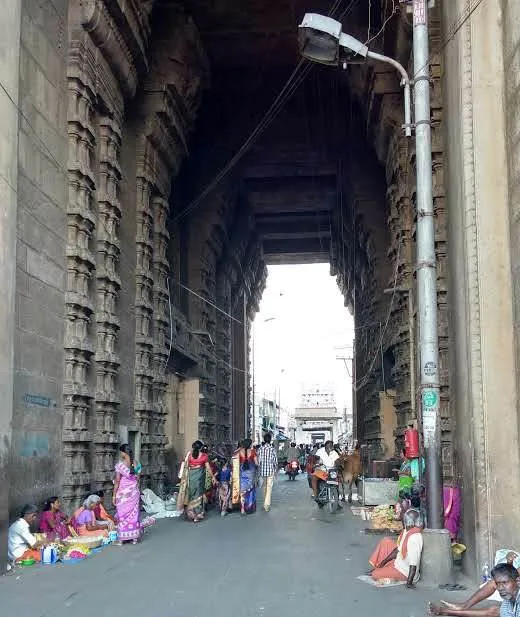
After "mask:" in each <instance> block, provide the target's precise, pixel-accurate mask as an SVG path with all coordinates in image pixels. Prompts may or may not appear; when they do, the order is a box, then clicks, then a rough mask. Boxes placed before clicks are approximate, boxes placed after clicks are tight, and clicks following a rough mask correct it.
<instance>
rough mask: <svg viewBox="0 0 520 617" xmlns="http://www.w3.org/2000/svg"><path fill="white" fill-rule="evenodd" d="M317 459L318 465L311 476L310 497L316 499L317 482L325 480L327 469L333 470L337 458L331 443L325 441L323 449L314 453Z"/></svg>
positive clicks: (337, 455)
mask: <svg viewBox="0 0 520 617" xmlns="http://www.w3.org/2000/svg"><path fill="white" fill-rule="evenodd" d="M316 456H317V457H318V458H319V461H318V465H317V467H316V469H315V470H314V473H313V474H312V480H311V482H312V496H313V497H314V498H316V496H317V495H318V482H319V481H320V480H327V472H328V471H329V469H334V466H335V463H336V461H337V460H338V458H339V454H338V453H337V452H336V450H334V444H333V443H332V441H326V442H325V445H324V446H323V448H320V449H319V450H318V451H317V452H316Z"/></svg>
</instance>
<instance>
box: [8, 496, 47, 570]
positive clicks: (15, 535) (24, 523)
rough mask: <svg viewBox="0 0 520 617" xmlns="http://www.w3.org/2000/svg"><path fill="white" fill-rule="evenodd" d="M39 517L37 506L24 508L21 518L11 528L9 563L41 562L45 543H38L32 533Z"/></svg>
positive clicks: (9, 534)
mask: <svg viewBox="0 0 520 617" xmlns="http://www.w3.org/2000/svg"><path fill="white" fill-rule="evenodd" d="M37 517H38V508H37V507H36V506H32V505H27V506H24V507H23V509H22V512H21V515H20V518H19V519H18V520H17V521H15V522H14V523H13V524H12V525H11V526H10V527H9V533H8V535H7V552H8V557H9V561H12V562H17V561H22V560H24V559H34V560H35V561H40V551H39V550H38V549H39V548H40V547H41V546H42V545H43V543H42V542H38V541H37V540H36V538H35V537H34V536H33V534H32V533H31V530H30V527H31V525H34V523H35V522H36V519H37Z"/></svg>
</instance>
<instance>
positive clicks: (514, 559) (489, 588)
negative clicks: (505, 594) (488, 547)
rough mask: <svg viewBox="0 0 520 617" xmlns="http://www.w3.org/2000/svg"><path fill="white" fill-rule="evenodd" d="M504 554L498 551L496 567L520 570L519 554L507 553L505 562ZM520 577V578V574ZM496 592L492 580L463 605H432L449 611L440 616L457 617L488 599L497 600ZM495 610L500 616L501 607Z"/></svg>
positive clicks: (443, 603) (503, 551)
mask: <svg viewBox="0 0 520 617" xmlns="http://www.w3.org/2000/svg"><path fill="white" fill-rule="evenodd" d="M504 553H505V550H504V549H501V550H499V551H497V554H496V556H495V566H498V565H499V564H502V565H503V564H504V563H507V564H509V565H512V566H514V567H515V568H516V569H517V570H518V565H519V562H520V559H519V557H518V554H517V553H515V552H514V551H509V552H507V553H506V555H505V560H504ZM519 576H520V572H519ZM496 591H497V586H496V584H495V581H494V580H493V578H491V579H490V580H489V581H487V583H485V584H484V585H482V587H480V588H479V589H478V590H477V591H476V592H475V593H474V594H473V595H472V596H471V597H470V598H468V599H467V600H466V601H465V602H463V603H462V604H453V603H451V602H444V601H442V602H441V603H440V605H439V607H436V606H435V605H431V606H432V607H433V608H435V609H437V608H438V610H442V611H447V612H446V613H439V614H446V615H456V614H458V613H457V612H455V611H467V610H469V609H470V608H473V607H474V606H475V605H476V604H479V603H480V602H484V600H487V599H488V598H489V599H490V600H495V597H494V594H495V592H496ZM495 608H496V610H497V612H496V614H497V615H498V610H499V607H495ZM434 614H435V613H434ZM479 614H480V613H479Z"/></svg>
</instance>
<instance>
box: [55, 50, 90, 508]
mask: <svg viewBox="0 0 520 617" xmlns="http://www.w3.org/2000/svg"><path fill="white" fill-rule="evenodd" d="M94 81H95V71H94V56H93V53H92V50H91V49H90V48H89V47H88V46H84V45H79V44H78V45H77V46H72V47H71V56H70V64H69V69H68V85H69V111H68V132H69V203H68V208H67V214H68V242H67V270H68V277H67V294H66V313H67V316H66V319H67V322H66V330H65V381H64V396H65V401H64V423H63V441H64V446H63V449H64V457H65V466H64V478H63V494H62V496H63V500H64V502H65V504H66V507H70V506H73V505H76V504H77V503H78V502H79V501H80V500H81V499H82V498H84V497H85V493H87V492H88V491H89V490H90V481H91V476H90V460H89V441H90V440H91V438H92V434H91V430H92V399H93V398H94V388H93V380H92V375H91V367H92V356H93V355H94V348H95V343H94V338H93V333H92V331H91V322H92V314H93V312H94V305H95V299H94V297H93V291H92V290H93V279H94V276H95V265H96V258H95V254H94V251H95V250H96V247H95V244H94V234H95V226H96V212H95V190H96V177H95V171H94V169H93V165H94V160H95V147H96V136H95V126H94V99H95V94H94V92H95V88H94Z"/></svg>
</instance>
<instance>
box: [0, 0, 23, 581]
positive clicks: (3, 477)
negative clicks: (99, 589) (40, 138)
mask: <svg viewBox="0 0 520 617" xmlns="http://www.w3.org/2000/svg"><path fill="white" fill-rule="evenodd" d="M21 12H22V2H21V0H0V14H1V15H2V19H0V75H2V83H3V86H4V87H5V89H6V90H7V92H8V93H9V97H8V96H7V94H6V93H5V92H3V91H2V92H0V143H1V144H2V146H1V149H2V156H1V157H0V214H1V220H2V224H1V225H0V287H1V289H2V302H1V303H0V345H1V353H0V397H1V400H2V410H1V412H0V572H2V571H3V569H4V564H5V563H6V561H7V527H8V522H9V481H8V478H9V475H8V460H9V450H10V447H11V419H12V416H13V401H14V392H13V387H14V370H13V360H14V329H15V324H16V319H15V302H14V296H15V286H16V217H17V204H18V197H17V184H18V109H17V107H16V105H17V103H18V88H19V80H20V76H19V66H20V28H21ZM10 99H12V100H10ZM13 101H14V102H15V104H13Z"/></svg>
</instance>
